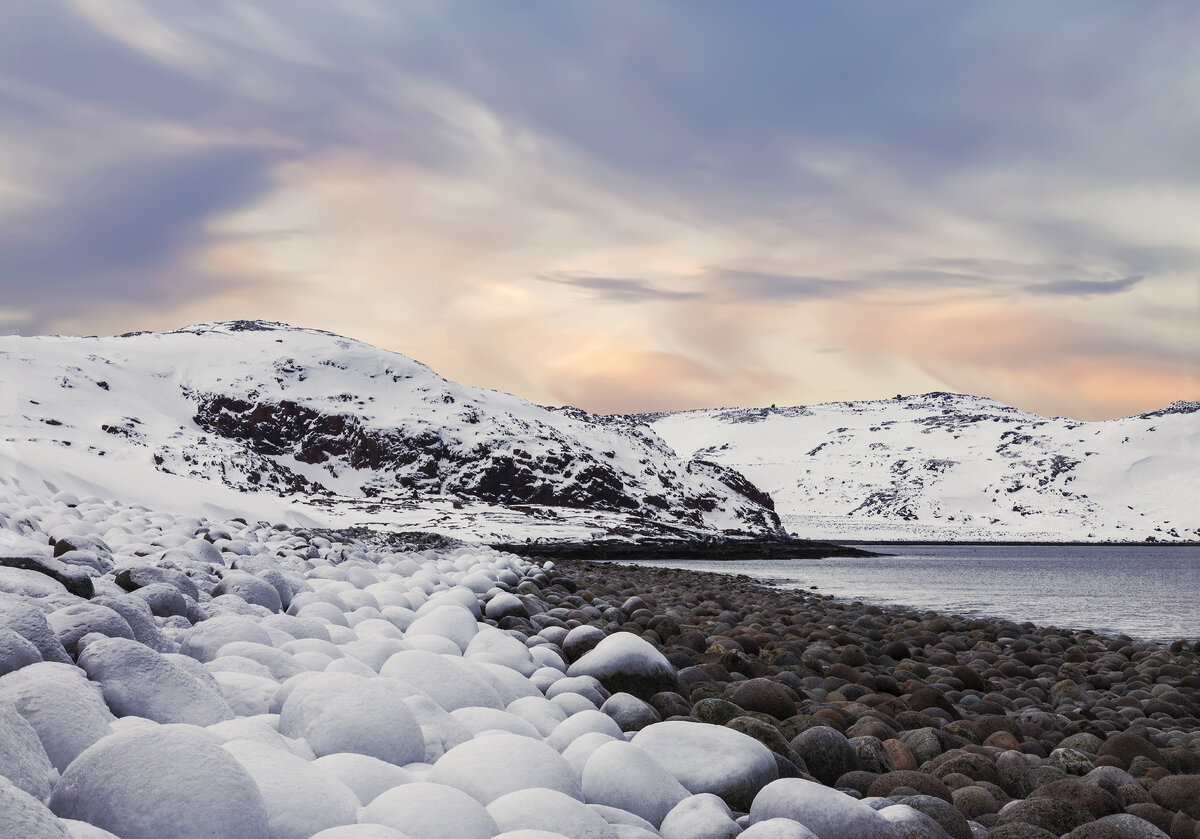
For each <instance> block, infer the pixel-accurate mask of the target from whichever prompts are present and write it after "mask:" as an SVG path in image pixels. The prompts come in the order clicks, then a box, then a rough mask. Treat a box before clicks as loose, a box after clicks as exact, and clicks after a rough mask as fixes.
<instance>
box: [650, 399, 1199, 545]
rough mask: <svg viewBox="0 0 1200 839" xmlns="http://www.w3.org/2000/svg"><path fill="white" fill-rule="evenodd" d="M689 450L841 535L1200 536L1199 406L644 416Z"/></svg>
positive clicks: (798, 519)
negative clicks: (1086, 412) (1135, 411)
mask: <svg viewBox="0 0 1200 839" xmlns="http://www.w3.org/2000/svg"><path fill="white" fill-rule="evenodd" d="M630 421H634V422H644V423H646V424H648V425H649V426H650V427H651V428H652V429H654V431H655V432H657V433H658V435H659V436H661V437H662V438H664V439H665V440H666V441H667V442H668V443H670V444H671V445H672V446H673V447H674V448H675V450H676V452H678V454H679V455H680V457H684V458H691V457H699V458H704V459H706V460H713V461H715V462H717V463H721V464H723V465H725V466H728V467H730V468H732V469H736V470H738V471H739V472H741V473H742V474H744V475H745V476H746V477H747V478H749V479H750V480H751V481H753V482H754V483H755V484H757V485H758V487H759V488H761V489H762V490H764V491H765V492H767V493H769V494H770V495H771V496H772V497H773V498H774V500H775V505H776V510H777V512H778V513H779V515H780V517H781V519H782V520H783V523H784V526H785V527H786V528H787V530H788V531H789V532H791V533H793V534H798V535H800V536H805V537H820V538H829V539H871V540H886V539H937V540H974V539H981V540H1009V539H1012V540H1050V541H1054V540H1100V539H1111V540H1124V541H1143V540H1147V539H1151V540H1159V541H1180V540H1196V539H1200V403H1197V402H1175V403H1173V404H1172V405H1170V406H1169V407H1167V408H1164V409H1162V410H1160V411H1154V412H1152V413H1148V414H1141V415H1139V416H1134V417H1126V418H1124V419H1116V420H1110V421H1107V422H1080V421H1078V420H1072V419H1064V418H1062V417H1058V418H1054V419H1048V418H1046V417H1040V416H1037V415H1035V414H1031V413H1028V412H1026V411H1021V410H1018V409H1017V408H1012V407H1009V406H1007V405H1002V404H1000V403H999V402H996V401H994V400H991V399H985V398H981V397H977V396H963V395H959V394H953V393H927V394H923V395H920V396H907V397H897V398H895V399H887V400H882V401H875V402H832V403H828V404H824V405H814V406H811V407H794V408H774V407H772V408H760V409H714V410H701V411H684V412H680V413H665V414H645V415H639V416H636V417H632V418H630Z"/></svg>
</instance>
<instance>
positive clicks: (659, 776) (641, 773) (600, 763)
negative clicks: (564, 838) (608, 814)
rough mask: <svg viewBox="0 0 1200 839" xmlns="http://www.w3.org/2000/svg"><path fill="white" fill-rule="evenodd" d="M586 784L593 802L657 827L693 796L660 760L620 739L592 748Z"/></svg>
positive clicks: (584, 783)
mask: <svg viewBox="0 0 1200 839" xmlns="http://www.w3.org/2000/svg"><path fill="white" fill-rule="evenodd" d="M582 786H583V795H584V798H585V799H586V800H587V801H588V802H589V803H593V804H604V805H606V806H609V807H615V808H617V809H619V810H626V811H628V812H630V813H633V814H635V815H637V816H640V817H641V818H643V819H645V820H646V821H648V822H650V823H651V824H653V825H655V826H656V827H657V826H659V825H660V824H662V821H663V818H665V817H666V815H667V813H669V812H671V810H672V809H673V808H674V807H675V805H677V804H678V803H679V802H680V801H682V800H683V799H685V798H687V797H688V796H689V793H688V790H687V789H685V788H684V787H683V785H682V784H680V783H679V781H677V780H675V777H674V776H673V775H671V773H670V772H668V771H667V770H666V769H665V768H663V766H662V765H661V764H659V763H658V761H656V760H654V758H652V757H651V756H650V755H648V754H646V752H644V751H642V749H640V748H638V747H637V746H635V745H633V744H632V743H626V742H623V741H620V740H615V741H613V742H611V743H605V744H603V745H601V746H600V747H599V748H597V749H596V750H595V751H594V752H592V755H591V757H589V758H588V760H587V763H586V764H584V767H583V776H582Z"/></svg>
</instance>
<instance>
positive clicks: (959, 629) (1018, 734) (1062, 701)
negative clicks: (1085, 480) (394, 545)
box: [514, 560, 1200, 837]
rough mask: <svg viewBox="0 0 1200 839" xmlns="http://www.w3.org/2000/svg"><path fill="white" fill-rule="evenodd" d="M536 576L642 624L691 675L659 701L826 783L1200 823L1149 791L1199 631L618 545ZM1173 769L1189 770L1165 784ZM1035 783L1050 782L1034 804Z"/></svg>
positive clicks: (1185, 761) (1162, 764) (1181, 747)
mask: <svg viewBox="0 0 1200 839" xmlns="http://www.w3.org/2000/svg"><path fill="white" fill-rule="evenodd" d="M543 589H544V592H545V593H544V594H543V595H541V596H545V594H549V593H550V592H555V591H557V592H559V594H558V596H553V597H550V598H548V599H549V600H550V601H551V602H555V601H557V602H560V603H562V604H563V605H566V606H568V607H569V605H570V604H571V603H577V604H580V605H581V606H582V605H586V604H595V605H596V606H597V607H599V608H600V609H601V611H602V614H601V616H599V617H596V616H595V615H594V613H593V619H592V620H590V621H587V622H588V623H590V624H591V625H593V626H595V627H597V628H600V629H602V630H603V631H604V632H606V633H613V632H632V633H634V634H637V635H640V636H641V637H642V638H643V639H644V640H647V641H649V642H650V643H652V644H653V645H654V646H656V647H657V648H658V649H659V650H660V651H661V652H662V653H663V655H664V656H666V658H667V659H668V661H670V662H671V664H672V665H673V666H674V667H675V668H676V670H677V673H678V677H679V681H680V683H681V685H682V686H683V688H682V690H681V691H680V694H681V695H680V696H678V697H676V698H673V699H670V700H668V699H665V698H664V699H662V701H661V702H659V703H656V704H661V705H663V707H662V708H658V710H659V712H660V713H661V714H662V716H663V718H668V712H669V713H670V715H672V718H674V717H677V718H679V719H688V720H699V721H702V722H707V723H713V724H717V725H725V726H727V727H731V728H735V729H736V730H739V731H742V732H743V733H747V734H749V735H750V736H753V737H755V738H756V739H759V740H760V741H761V742H763V743H764V744H765V745H767V746H768V748H771V749H772V750H773V751H774V752H775V754H776V756H777V758H778V759H779V760H780V762H781V763H780V765H781V766H783V767H785V769H786V767H787V766H788V765H790V766H792V767H795V769H796V771H797V772H798V773H799V774H800V775H801V776H803V777H809V778H815V779H816V780H819V781H820V782H822V783H824V784H826V785H827V786H835V787H837V788H840V789H843V790H853V791H854V794H858V795H860V796H863V797H873V796H884V797H890V798H892V799H893V800H896V801H903V802H904V803H908V804H910V805H913V806H915V804H917V803H929V802H926V801H924V799H925V798H929V797H932V798H936V799H941V800H942V801H944V802H947V803H950V804H952V805H953V806H954V807H955V808H956V809H957V810H958V811H960V812H961V813H962V814H963V815H964V816H966V817H967V818H969V819H970V820H971V821H973V822H975V823H976V824H979V825H981V826H983V827H985V828H987V829H988V830H989V831H999V830H1000V829H1001V828H1002V826H1003V825H1004V824H1005V823H1006V822H1008V821H1012V820H1014V819H1015V820H1017V821H1022V822H1026V823H1029V824H1034V825H1037V826H1041V827H1043V829H1046V828H1049V830H1050V832H1051V833H1052V835H1058V836H1061V835H1066V834H1068V833H1070V831H1071V830H1072V829H1076V828H1078V829H1081V830H1085V832H1084V833H1080V834H1072V835H1077V836H1093V835H1094V836H1101V835H1107V834H1103V833H1094V834H1092V833H1087V832H1086V829H1084V828H1083V827H1082V825H1083V824H1085V823H1086V824H1090V823H1091V822H1092V821H1093V820H1094V819H1098V818H1102V817H1104V816H1115V815H1119V814H1127V815H1136V816H1137V817H1138V818H1140V819H1143V820H1146V821H1149V822H1151V823H1152V824H1154V825H1155V826H1156V827H1158V828H1159V829H1160V830H1162V831H1163V832H1164V833H1166V834H1168V835H1170V836H1176V835H1180V836H1183V835H1186V836H1188V837H1191V836H1192V833H1188V832H1186V831H1187V830H1194V828H1195V824H1196V823H1195V822H1194V820H1193V821H1188V820H1189V819H1191V818H1192V817H1191V816H1188V815H1180V813H1177V812H1174V811H1172V810H1169V809H1168V808H1165V807H1163V806H1162V802H1161V801H1160V798H1161V796H1157V795H1154V794H1153V793H1154V790H1155V788H1156V785H1158V784H1159V782H1161V781H1162V779H1164V778H1167V777H1171V778H1177V777H1180V776H1182V777H1185V778H1192V777H1194V773H1197V772H1200V643H1190V642H1186V641H1184V640H1182V639H1181V640H1178V641H1175V642H1170V643H1167V642H1155V641H1137V640H1134V639H1132V638H1129V637H1128V636H1122V635H1104V634H1100V633H1096V632H1093V631H1091V630H1086V629H1083V630H1072V629H1063V628H1060V627H1050V626H1037V625H1034V624H1033V623H1030V622H1018V621H1011V620H1006V619H1001V618H964V617H960V616H957V615H953V614H944V613H938V612H932V611H920V610H916V609H909V608H905V607H899V606H885V605H874V604H866V603H862V602H857V601H856V602H846V601H841V600H836V599H834V598H832V597H830V596H828V595H822V594H819V593H815V592H809V591H804V590H779V589H775V588H772V587H770V586H768V585H765V584H763V583H762V582H761V581H759V580H756V579H753V578H751V577H749V576H747V575H739V574H736V573H721V572H701V571H691V570H681V569H677V568H659V567H647V566H636V565H627V564H622V563H617V562H611V561H589V560H565V561H560V562H558V563H556V564H555V565H554V566H553V567H552V568H551V569H550V570H549V571H548V574H547V581H546V586H543ZM564 594H565V595H566V596H565V597H563V596H562V595H564ZM578 616H579V617H580V618H582V617H583V615H582V614H580V615H578ZM514 628H515V627H514ZM685 697H686V698H685ZM677 700H683V704H680V703H679V702H678V701H677ZM671 703H674V704H671ZM1100 778H1107V779H1108V782H1106V783H1101V781H1100V780H1099V779H1100ZM1178 783H1192V782H1191V781H1186V782H1177V781H1175V780H1172V781H1170V782H1167V783H1166V784H1164V785H1163V787H1162V789H1163V791H1164V792H1165V791H1166V790H1167V789H1168V787H1171V785H1175V784H1178ZM1197 783H1200V779H1198V780H1197ZM1097 788H1102V789H1103V790H1104V801H1103V805H1102V806H1099V807H1098V808H1097V807H1096V806H1093V807H1092V809H1090V810H1089V809H1088V807H1087V806H1084V807H1083V810H1084V811H1086V812H1085V813H1084V814H1083V815H1081V814H1080V810H1078V809H1072V808H1073V807H1076V808H1077V807H1079V806H1081V805H1080V802H1081V801H1084V800H1085V799H1086V803H1087V804H1089V805H1095V802H1094V801H1092V798H1094V797H1095V796H1094V795H1093V793H1092V792H1091V790H1093V789H1097ZM1172 788H1173V787H1172ZM1039 798H1049V799H1052V802H1043V803H1041V804H1032V805H1031V804H1030V802H1037V801H1038V799H1039ZM1164 800H1165V799H1164ZM1063 802H1068V803H1063ZM1027 805H1028V806H1027ZM930 806H932V807H934V809H937V806H938V805H936V803H935V804H932V805H930ZM1051 806H1053V807H1058V808H1059V809H1060V810H1070V811H1071V812H1072V813H1073V818H1075V819H1076V820H1077V821H1078V823H1077V824H1073V825H1068V826H1067V827H1066V829H1062V826H1061V825H1059V826H1055V825H1054V824H1051V823H1050V822H1052V821H1053V819H1052V818H1051V819H1050V822H1047V821H1045V820H1044V818H1043V817H1044V816H1045V814H1039V813H1031V812H1026V811H1036V810H1038V808H1040V807H1051ZM1014 808H1015V809H1016V810H1017V811H1019V812H1020V815H1019V816H1018V815H1015V814H1014V813H1013V812H1012V811H1013V809H1014ZM926 812H928V811H926ZM1045 818H1049V817H1045ZM1177 820H1182V821H1179V823H1178V824H1175V823H1174V822H1175V821H1177ZM1172 828H1175V829H1172ZM997 835H1008V834H1007V833H998V834H997ZM1014 835H1015V834H1014ZM1031 835H1032V834H1031ZM1037 835H1041V834H1037Z"/></svg>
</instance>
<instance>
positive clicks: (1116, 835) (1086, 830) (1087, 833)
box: [1066, 822, 1123, 839]
mask: <svg viewBox="0 0 1200 839" xmlns="http://www.w3.org/2000/svg"><path fill="white" fill-rule="evenodd" d="M1122 836H1123V835H1122V833H1121V831H1120V829H1119V828H1117V827H1116V826H1114V825H1111V824H1104V823H1103V822H1088V823H1087V824H1081V825H1079V827H1077V828H1075V829H1074V830H1072V831H1071V832H1070V833H1068V834H1066V839H1122Z"/></svg>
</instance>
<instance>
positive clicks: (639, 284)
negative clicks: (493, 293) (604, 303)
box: [538, 274, 705, 303]
mask: <svg viewBox="0 0 1200 839" xmlns="http://www.w3.org/2000/svg"><path fill="white" fill-rule="evenodd" d="M538 279H540V280H543V281H545V282H548V283H557V284H558V285H565V286H570V287H572V288H577V289H580V290H582V291H586V292H589V293H590V295H591V296H593V297H595V298H598V299H601V300H609V301H613V302H616V303H644V302H648V301H664V300H700V299H702V298H703V297H705V294H704V292H700V291H675V290H673V289H667V288H658V287H656V286H653V285H651V284H650V283H649V281H647V280H644V279H642V278H640V277H591V276H578V275H571V274H544V275H542V276H540V277H538Z"/></svg>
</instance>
